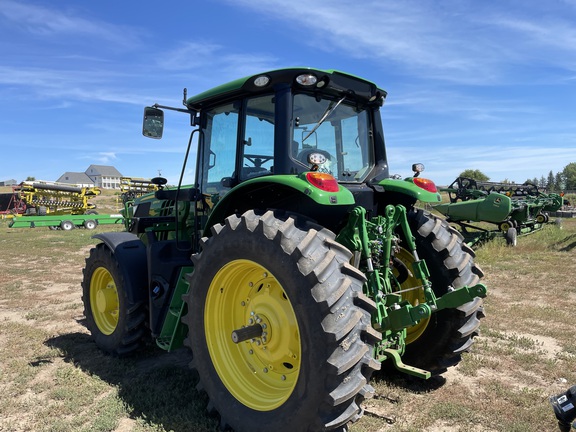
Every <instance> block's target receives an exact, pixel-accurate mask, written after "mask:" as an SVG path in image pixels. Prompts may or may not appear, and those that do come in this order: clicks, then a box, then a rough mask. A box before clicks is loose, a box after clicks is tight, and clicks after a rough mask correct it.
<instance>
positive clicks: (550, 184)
mask: <svg viewBox="0 0 576 432" xmlns="http://www.w3.org/2000/svg"><path fill="white" fill-rule="evenodd" d="M555 185H556V182H555V181H554V173H553V172H552V170H550V172H549V173H548V179H547V181H546V189H547V190H548V192H552V191H554V190H556V189H555Z"/></svg>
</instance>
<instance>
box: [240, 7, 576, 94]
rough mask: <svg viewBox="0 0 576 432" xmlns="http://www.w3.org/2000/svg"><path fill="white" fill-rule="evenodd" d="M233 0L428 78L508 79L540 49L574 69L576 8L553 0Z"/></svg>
mask: <svg viewBox="0 0 576 432" xmlns="http://www.w3.org/2000/svg"><path fill="white" fill-rule="evenodd" d="M233 3H234V4H235V5H238V4H240V5H242V6H244V7H248V8H252V9H254V10H255V11H257V12H258V13H264V14H267V15H269V16H272V17H274V18H275V19H277V20H280V21H283V23H284V24H285V25H286V26H287V27H289V28H290V30H291V32H292V33H293V34H294V35H295V36H294V38H295V39H297V40H298V42H299V43H306V44H308V45H310V46H315V47H316V48H317V49H320V50H326V51H330V52H332V53H334V54H337V53H338V52H339V51H343V52H345V53H346V55H350V56H353V57H356V58H362V59H368V60H377V61H378V62H379V63H380V64H381V66H382V67H386V68H389V66H390V64H391V63H394V64H395V65H397V66H401V67H403V68H406V70H407V71H410V72H411V73H413V74H416V75H419V76H420V77H425V78H426V79H429V78H435V79H442V80H446V81H449V82H453V83H466V84H491V83H496V82H501V81H506V80H507V79H508V78H507V74H508V73H511V72H513V71H516V70H517V67H518V66H519V65H521V64H526V63H527V62H533V61H534V57H535V56H537V57H538V58H539V59H540V61H541V64H540V65H541V66H545V65H546V64H548V63H552V64H554V65H556V66H561V67H564V68H567V69H572V70H573V68H574V62H575V60H576V58H575V55H576V51H575V48H574V47H576V43H575V42H576V29H575V28H574V26H573V21H574V19H573V18H574V16H572V17H571V16H570V12H572V15H574V11H573V10H571V9H568V10H564V11H561V12H564V13H565V14H567V16H566V17H565V18H564V19H562V20H561V19H558V18H555V19H547V18H546V14H545V10H546V9H545V8H546V7H548V3H545V4H544V3H542V4H541V3H539V2H531V1H528V2H522V3H521V4H519V5H518V6H516V5H514V4H513V3H511V2H506V1H503V2H497V3H496V2H490V3H484V2H472V1H459V2H455V1H449V0H448V1H444V2H433V3H427V2H420V1H402V2H392V1H388V2H382V1H362V2H360V3H358V2H356V3H351V2H349V1H346V0H334V1H326V2H323V3H322V4H321V5H318V4H316V5H314V7H313V8H311V7H310V2H309V1H308V0H293V1H290V2H284V1H282V0H267V1H255V0H235V1H234V2H233ZM524 11H529V12H531V13H530V15H528V12H526V13H524ZM518 15H521V16H522V19H518V18H516V17H517V16H518ZM556 49H561V50H562V51H563V53H562V55H559V54H558V53H555V52H554V50H556ZM567 54H570V57H566V55H567ZM514 78H515V79H518V77H517V76H515V77H514Z"/></svg>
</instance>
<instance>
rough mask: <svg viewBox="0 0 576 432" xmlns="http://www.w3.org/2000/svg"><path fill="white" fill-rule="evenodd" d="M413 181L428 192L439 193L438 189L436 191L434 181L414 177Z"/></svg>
mask: <svg viewBox="0 0 576 432" xmlns="http://www.w3.org/2000/svg"><path fill="white" fill-rule="evenodd" d="M413 181H414V184H415V185H416V186H418V187H419V188H422V189H424V190H427V191H428V192H438V189H436V185H435V184H434V182H433V181H432V180H428V179H425V178H420V177H414V179H413Z"/></svg>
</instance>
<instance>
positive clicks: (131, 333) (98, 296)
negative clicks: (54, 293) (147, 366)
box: [82, 243, 146, 356]
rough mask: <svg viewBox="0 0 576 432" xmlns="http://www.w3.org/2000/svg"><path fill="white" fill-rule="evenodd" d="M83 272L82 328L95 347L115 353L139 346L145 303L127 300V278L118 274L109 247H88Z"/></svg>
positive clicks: (100, 245) (115, 262)
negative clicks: (92, 339)
mask: <svg viewBox="0 0 576 432" xmlns="http://www.w3.org/2000/svg"><path fill="white" fill-rule="evenodd" d="M83 274H84V278H83V281H82V301H83V302H84V316H85V317H86V327H87V328H88V330H89V331H90V333H91V334H92V337H93V338H94V340H95V342H96V345H97V346H98V348H100V349H101V350H102V351H104V352H106V353H108V354H112V355H115V356H125V355H128V354H131V353H132V352H134V351H135V350H137V349H138V348H140V346H141V345H142V343H143V341H144V339H145V335H146V325H145V324H146V314H145V306H144V304H143V303H142V302H140V303H134V302H132V301H130V298H129V296H128V289H129V284H130V281H129V280H125V279H124V277H123V276H122V273H121V271H120V266H119V263H118V261H117V260H116V257H115V255H114V254H113V253H112V251H111V250H110V248H108V247H107V246H106V245H105V244H104V243H99V244H98V245H96V247H94V248H92V249H91V250H90V256H89V257H88V258H87V259H86V266H85V267H84V270H83Z"/></svg>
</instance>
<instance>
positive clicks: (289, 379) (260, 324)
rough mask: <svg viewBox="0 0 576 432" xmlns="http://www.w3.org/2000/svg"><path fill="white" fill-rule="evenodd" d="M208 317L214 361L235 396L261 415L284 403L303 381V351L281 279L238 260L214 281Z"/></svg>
mask: <svg viewBox="0 0 576 432" xmlns="http://www.w3.org/2000/svg"><path fill="white" fill-rule="evenodd" d="M204 314H205V315H204V317H205V319H204V321H205V335H206V342H207V345H208V349H209V352H210V356H211V358H212V362H213V364H214V367H215V369H216V371H217V372H218V375H219V376H220V378H221V380H222V382H223V383H224V385H225V386H226V387H227V388H228V390H229V391H230V393H232V394H233V395H234V396H235V397H236V399H238V400H239V401H240V402H241V403H243V404H244V405H246V406H248V407H250V408H252V409H255V410H259V411H270V410H273V409H275V408H276V407H278V406H280V405H281V404H282V403H284V402H285V401H286V400H287V399H288V397H289V396H290V395H291V393H292V391H293V389H294V387H295V385H296V382H297V380H298V374H299V370H300V358H301V355H300V353H301V346H300V333H299V329H298V323H297V320H296V315H295V313H294V310H293V308H292V305H291V303H290V301H289V299H288V296H287V295H286V293H285V291H284V289H283V287H282V286H281V285H280V283H279V282H278V280H277V279H276V278H275V277H274V276H273V275H272V274H271V273H270V272H269V271H267V270H266V269H265V268H264V267H262V266H261V265H259V264H257V263H255V262H253V261H249V260H236V261H232V262H230V263H228V264H226V265H225V266H224V267H222V268H221V269H220V270H219V271H218V273H217V274H216V275H215V277H214V279H213V280H212V283H211V285H210V288H209V292H208V295H207V298H206V304H205V309H204ZM235 337H236V340H234V338H235Z"/></svg>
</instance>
